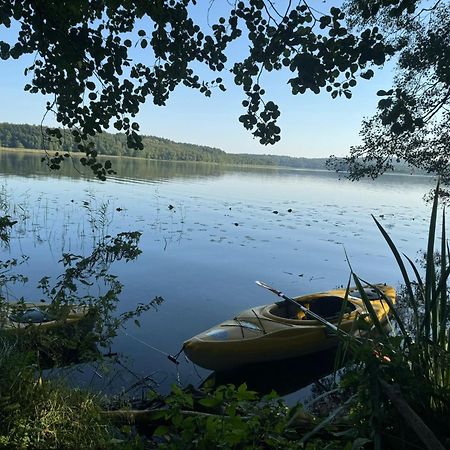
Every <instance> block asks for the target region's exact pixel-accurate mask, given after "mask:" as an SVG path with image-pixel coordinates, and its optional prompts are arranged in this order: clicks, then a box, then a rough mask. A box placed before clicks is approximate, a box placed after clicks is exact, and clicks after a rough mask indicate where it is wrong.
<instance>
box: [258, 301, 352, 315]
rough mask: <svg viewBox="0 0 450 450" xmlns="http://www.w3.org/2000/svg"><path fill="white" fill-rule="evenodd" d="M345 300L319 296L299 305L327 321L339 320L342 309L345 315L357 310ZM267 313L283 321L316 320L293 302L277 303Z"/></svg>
mask: <svg viewBox="0 0 450 450" xmlns="http://www.w3.org/2000/svg"><path fill="white" fill-rule="evenodd" d="M343 301H344V299H343V298H342V297H338V296H335V295H324V296H317V297H315V298H314V297H312V298H307V299H301V300H300V299H299V303H300V304H301V305H302V306H304V307H305V308H307V309H309V310H310V311H312V312H313V313H315V314H317V315H319V316H321V317H322V318H324V319H326V320H333V319H337V318H338V317H339V315H340V314H341V311H342V308H343V307H344V308H345V311H344V312H345V313H349V312H351V311H354V310H355V309H356V307H355V305H354V304H353V303H351V302H348V301H347V302H345V305H343ZM266 313H268V314H270V315H272V316H274V317H277V318H283V319H291V320H315V319H312V318H311V317H310V316H308V314H305V313H304V312H303V311H302V310H301V309H300V308H296V307H295V305H294V304H293V303H291V302H287V301H283V302H277V303H274V304H273V305H271V306H270V307H269V308H267V309H266Z"/></svg>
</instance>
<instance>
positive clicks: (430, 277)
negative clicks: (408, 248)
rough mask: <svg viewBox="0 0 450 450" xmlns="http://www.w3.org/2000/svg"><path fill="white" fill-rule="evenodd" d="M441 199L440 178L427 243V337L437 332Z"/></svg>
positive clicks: (425, 329)
mask: <svg viewBox="0 0 450 450" xmlns="http://www.w3.org/2000/svg"><path fill="white" fill-rule="evenodd" d="M438 199H439V180H438V183H437V186H436V190H435V192H434V199H433V207H432V208H431V217H430V227H429V230H428V245H427V257H426V272H425V305H424V307H425V314H424V325H425V327H424V331H425V337H427V338H429V337H430V331H431V332H432V334H433V337H435V335H436V332H437V327H436V323H434V322H433V320H432V318H433V317H434V316H435V314H433V312H434V311H433V309H434V310H435V308H432V306H431V305H430V303H431V299H432V293H433V286H435V284H436V271H435V265H434V242H435V240H436V218H437V210H438Z"/></svg>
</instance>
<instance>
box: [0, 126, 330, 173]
mask: <svg viewBox="0 0 450 450" xmlns="http://www.w3.org/2000/svg"><path fill="white" fill-rule="evenodd" d="M93 140H94V142H95V148H96V150H97V152H98V154H99V155H108V156H128V157H140V158H146V159H155V160H164V161H201V162H209V163H218V164H239V165H264V166H283V167H293V168H302V169H325V164H326V161H327V158H295V157H291V156H283V155H255V154H249V153H242V154H238V153H226V152H224V151H223V150H220V149H218V148H213V147H207V146H204V145H195V144H187V143H179V142H173V141H171V140H169V139H164V138H160V137H155V136H144V137H143V143H144V149H143V150H133V149H130V148H128V147H127V139H126V136H125V135H124V134H122V133H117V134H112V133H101V134H99V135H97V136H95V137H94V138H93ZM0 147H4V148H11V149H32V150H41V149H46V150H49V151H51V152H55V151H60V152H76V151H77V145H76V144H75V142H74V140H73V138H72V135H71V134H70V133H69V132H64V133H63V139H62V144H59V143H57V142H56V141H54V140H49V139H48V137H47V136H46V133H45V129H42V128H41V127H40V126H36V125H25V124H11V123H0Z"/></svg>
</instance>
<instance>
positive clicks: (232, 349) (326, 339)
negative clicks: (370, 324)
mask: <svg viewBox="0 0 450 450" xmlns="http://www.w3.org/2000/svg"><path fill="white" fill-rule="evenodd" d="M376 287H377V289H378V290H380V291H381V292H382V293H383V295H386V296H387V297H389V299H390V300H391V301H392V303H394V302H395V290H394V288H392V287H391V286H386V285H376ZM352 292H354V291H352ZM294 300H295V301H297V302H299V303H301V304H302V305H304V306H305V307H307V308H308V309H309V310H311V311H313V312H315V313H316V314H318V315H319V316H321V317H322V318H324V319H326V320H327V321H329V322H330V323H332V324H334V325H336V326H338V327H339V329H341V330H343V331H346V332H348V333H352V334H354V333H358V332H361V330H358V328H357V323H358V322H357V319H358V318H359V317H361V316H362V317H365V316H367V310H366V308H365V305H364V302H363V300H362V299H361V298H357V297H356V296H354V295H350V296H348V298H347V299H346V290H345V289H337V290H331V291H327V292H320V293H315V294H310V295H305V296H301V297H295V298H294ZM371 304H372V307H373V309H374V311H375V313H376V315H377V317H378V319H379V320H380V322H382V323H383V322H385V321H386V320H387V315H388V313H389V309H390V308H389V303H388V302H387V301H386V300H385V299H383V298H382V297H381V296H378V298H377V299H375V298H374V299H372V300H371ZM366 321H367V318H366ZM337 343H338V337H337V336H336V334H335V333H333V332H332V331H330V330H329V329H328V328H327V327H326V326H325V325H323V324H322V323H321V322H319V321H318V320H315V319H311V318H310V317H309V316H308V315H307V314H306V315H305V314H304V313H303V312H301V311H300V312H299V308H296V307H295V305H294V304H292V303H290V302H277V303H272V304H270V305H263V306H258V307H254V308H251V309H248V310H246V311H243V312H241V313H240V314H238V315H237V316H236V317H234V318H233V319H230V320H226V321H224V322H222V323H220V324H218V325H216V326H214V327H212V328H210V329H208V330H206V331H204V332H203V333H200V334H198V335H196V336H194V337H192V338H191V339H189V340H187V341H186V342H185V343H184V346H183V348H184V352H185V353H186V355H187V356H188V358H189V359H190V360H191V361H193V362H194V363H196V364H198V365H199V366H202V367H205V368H207V369H212V370H227V369H230V368H233V367H236V366H240V365H245V364H250V363H256V362H264V361H272V360H273V361H275V360H281V359H287V358H295V357H298V356H302V355H306V354H311V353H315V352H319V351H322V350H326V349H328V348H331V347H334V346H336V345H337Z"/></svg>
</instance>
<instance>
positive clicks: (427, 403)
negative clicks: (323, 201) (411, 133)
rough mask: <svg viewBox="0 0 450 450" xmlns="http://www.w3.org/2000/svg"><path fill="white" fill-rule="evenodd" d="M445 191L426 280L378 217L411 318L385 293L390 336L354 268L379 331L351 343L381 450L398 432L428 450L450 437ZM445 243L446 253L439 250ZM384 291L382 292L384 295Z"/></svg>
mask: <svg viewBox="0 0 450 450" xmlns="http://www.w3.org/2000/svg"><path fill="white" fill-rule="evenodd" d="M438 192H439V183H438V185H437V187H436V190H435V195H434V200H433V206H432V210H431V218H430V226H429V232H428V244H427V252H426V258H425V262H424V268H423V272H424V274H423V275H422V274H421V269H420V268H419V267H417V265H416V264H415V263H414V262H413V261H412V260H411V258H409V257H408V256H406V255H402V254H401V253H400V251H399V250H398V248H397V247H396V245H395V244H394V242H393V240H392V239H391V237H390V236H389V234H388V233H387V232H386V230H385V229H384V228H383V226H382V225H381V224H380V222H379V221H378V220H377V219H376V218H375V217H373V219H374V221H375V223H376V225H377V227H378V229H379V230H380V232H381V234H382V235H383V237H384V239H385V240H386V242H387V244H388V246H389V248H390V250H391V252H392V254H393V256H394V258H395V260H396V262H397V265H398V267H399V270H400V272H401V274H402V277H403V283H404V292H405V295H404V296H405V300H406V302H407V304H408V309H407V316H405V315H404V314H402V313H401V312H400V310H399V309H398V308H397V306H396V305H394V304H393V303H392V302H391V300H390V299H389V298H387V297H385V296H383V297H384V299H385V300H386V303H387V304H388V305H389V307H390V310H391V313H392V322H393V330H394V333H391V334H389V333H388V332H387V331H386V330H385V328H384V327H382V326H381V324H380V323H379V322H378V319H377V317H376V314H375V313H374V311H373V308H372V307H371V304H370V301H369V299H368V298H367V296H366V295H365V292H364V290H363V284H368V283H365V282H364V281H363V280H362V279H361V278H359V277H358V276H357V275H356V274H355V273H354V272H353V271H352V273H351V277H352V278H353V281H354V283H355V284H356V286H357V287H358V289H359V290H360V292H361V297H362V299H363V301H364V304H365V306H366V309H367V314H368V316H369V317H370V318H371V322H372V324H373V327H374V329H375V330H376V332H377V337H376V339H374V338H373V337H372V338H369V337H367V338H364V339H362V340H361V339H360V338H358V339H359V341H358V345H357V346H355V345H353V346H352V348H353V350H354V355H355V358H356V361H357V362H358V363H360V365H361V367H362V375H363V378H362V379H361V380H360V381H358V384H359V388H360V389H364V390H365V393H364V399H365V401H366V402H368V403H369V405H367V406H370V409H369V410H370V416H371V417H370V420H371V425H372V429H373V441H374V446H375V448H384V447H385V444H382V442H385V441H386V436H387V435H388V434H389V433H391V434H394V433H398V432H399V429H398V428H401V430H400V431H401V432H403V433H405V436H408V432H409V431H411V429H414V431H415V432H416V435H417V437H418V439H419V441H420V442H421V444H422V445H424V446H425V447H426V448H444V447H443V446H442V444H441V443H440V441H439V440H438V439H437V438H436V436H439V438H440V440H441V442H442V440H444V439H448V438H449V436H447V434H448V430H446V428H447V426H446V423H447V425H448V420H450V353H449V340H450V339H449V338H450V333H449V305H448V292H449V276H450V251H449V247H448V243H447V235H446V230H445V226H446V223H445V210H443V212H442V226H441V230H440V233H439V230H438V212H439V205H438ZM438 239H440V248H438V249H437V248H436V247H437V246H436V241H437V240H438ZM436 250H438V252H439V255H438V257H436ZM372 287H374V286H372ZM380 294H381V295H383V294H382V292H380ZM408 315H409V317H408ZM354 339H355V340H356V338H354ZM355 348H356V351H355ZM387 420H389V421H390V422H391V423H389V422H387ZM389 430H390V431H389ZM383 436H384V437H383ZM410 436H411V434H409V438H410ZM383 439H384V441H383Z"/></svg>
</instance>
